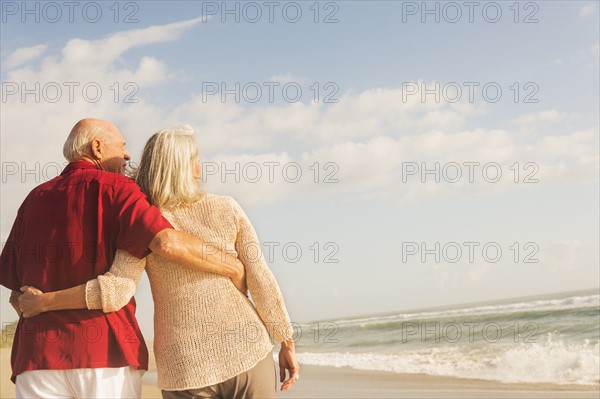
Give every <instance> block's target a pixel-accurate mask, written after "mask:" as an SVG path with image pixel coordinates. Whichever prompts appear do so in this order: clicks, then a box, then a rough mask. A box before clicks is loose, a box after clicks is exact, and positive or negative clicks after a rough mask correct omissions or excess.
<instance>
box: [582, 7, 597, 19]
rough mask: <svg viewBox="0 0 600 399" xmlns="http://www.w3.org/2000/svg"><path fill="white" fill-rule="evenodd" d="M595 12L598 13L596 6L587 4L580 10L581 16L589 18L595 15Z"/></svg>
mask: <svg viewBox="0 0 600 399" xmlns="http://www.w3.org/2000/svg"><path fill="white" fill-rule="evenodd" d="M594 11H596V5H595V4H586V5H585V6H583V7H581V9H580V10H579V16H580V17H587V16H588V15H592V14H593V13H594Z"/></svg>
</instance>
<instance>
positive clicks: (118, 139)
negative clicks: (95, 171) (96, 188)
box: [100, 128, 131, 174]
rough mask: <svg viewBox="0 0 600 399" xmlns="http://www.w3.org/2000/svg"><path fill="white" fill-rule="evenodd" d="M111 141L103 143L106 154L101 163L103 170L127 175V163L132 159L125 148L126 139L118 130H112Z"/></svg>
mask: <svg viewBox="0 0 600 399" xmlns="http://www.w3.org/2000/svg"><path fill="white" fill-rule="evenodd" d="M110 136H111V138H110V140H107V142H103V143H102V145H103V147H104V151H103V152H104V154H103V157H102V160H101V161H100V166H101V167H102V169H103V170H106V171H108V172H113V173H119V174H125V168H126V167H127V161H129V160H130V159H131V156H130V155H129V152H128V151H127V149H126V148H125V139H123V136H121V133H120V132H119V131H118V130H117V129H116V128H114V129H111V131H110Z"/></svg>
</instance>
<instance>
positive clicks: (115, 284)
mask: <svg viewBox="0 0 600 399" xmlns="http://www.w3.org/2000/svg"><path fill="white" fill-rule="evenodd" d="M162 213H163V215H164V216H165V217H166V218H167V219H168V220H169V221H170V222H171V224H172V225H173V227H175V229H177V230H183V231H187V232H189V233H190V234H193V235H195V236H196V237H199V238H200V239H202V240H204V241H205V242H206V243H208V244H210V245H215V246H216V247H217V248H219V249H220V250H222V251H226V252H230V253H232V254H235V255H236V256H237V257H238V259H239V260H240V261H241V262H242V263H243V264H244V267H245V269H246V281H247V284H248V289H249V291H250V295H251V297H252V299H253V301H254V305H253V304H252V302H251V301H250V300H249V299H248V298H246V297H245V296H244V295H243V294H241V293H240V292H239V291H238V290H237V289H236V288H235V286H234V285H233V283H232V282H231V280H230V279H229V278H227V277H224V276H219V275H217V274H213V273H207V272H202V271H195V270H190V269H187V268H185V267H183V266H179V265H177V264H176V263H173V262H171V261H168V260H165V259H163V258H161V257H159V256H157V255H154V254H151V255H149V256H148V257H147V258H146V259H142V260H140V259H137V258H135V257H133V256H131V255H129V253H128V252H125V251H118V252H117V255H116V258H115V261H114V263H113V265H112V267H111V270H110V272H108V273H106V274H104V275H102V276H98V279H97V280H91V281H89V282H88V283H87V286H86V301H87V306H88V308H89V309H103V310H104V311H105V312H110V311H114V310H116V309H119V308H120V307H122V306H124V305H125V304H126V303H127V302H128V301H129V299H130V298H131V296H132V295H133V293H134V292H135V288H136V285H137V283H138V281H139V279H140V276H141V274H142V271H143V270H144V266H145V267H146V271H147V273H148V277H149V280H150V285H151V287H152V297H153V299H154V354H155V356H156V365H157V369H158V386H159V387H160V388H161V389H164V390H184V389H193V388H201V387H204V386H208V385H213V384H217V383H219V382H222V381H226V380H228V379H230V378H232V377H234V376H236V375H238V374H240V373H242V372H244V371H247V370H249V369H251V368H252V367H253V366H255V365H256V364H257V363H258V362H259V361H260V360H261V359H263V358H264V357H265V356H266V355H267V354H269V355H270V352H271V350H272V348H273V344H272V342H271V339H270V337H269V332H270V333H272V334H273V335H274V337H275V338H276V339H277V340H278V341H284V340H287V339H290V338H291V337H292V334H293V329H292V327H291V324H290V319H289V316H288V313H287V310H286V308H285V305H284V303H283V297H282V295H281V291H280V290H279V286H278V285H277V282H276V281H275V278H274V277H273V274H272V273H271V271H270V270H269V268H268V266H267V263H266V262H265V259H264V257H263V256H262V253H261V251H260V245H259V241H258V238H257V236H256V232H255V231H254V228H253V227H252V225H251V224H250V221H249V220H248V217H247V216H246V214H245V213H244V211H243V210H242V208H241V207H240V205H239V204H238V203H237V202H236V201H235V200H234V199H233V198H231V197H227V196H217V195H212V194H206V195H205V196H204V198H203V199H202V200H201V201H198V202H196V203H195V204H193V205H191V206H189V207H181V208H179V209H177V210H173V211H164V210H163V211H162Z"/></svg>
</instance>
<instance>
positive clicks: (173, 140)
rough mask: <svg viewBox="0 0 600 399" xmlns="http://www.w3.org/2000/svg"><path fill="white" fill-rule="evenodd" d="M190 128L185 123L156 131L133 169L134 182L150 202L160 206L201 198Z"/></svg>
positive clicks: (195, 146) (196, 158)
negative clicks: (195, 176)
mask: <svg viewBox="0 0 600 399" xmlns="http://www.w3.org/2000/svg"><path fill="white" fill-rule="evenodd" d="M199 156H200V155H199V152H198V146H197V144H196V135H195V133H194V129H193V128H192V127H191V126H189V125H183V126H175V127H172V128H169V129H163V130H160V131H158V132H156V133H154V134H153V135H152V137H150V139H149V140H148V142H146V145H145V146H144V151H143V153H142V159H141V160H140V164H139V166H138V168H137V169H136V170H135V172H134V174H133V175H134V178H135V181H136V183H137V184H138V185H139V186H140V188H141V189H142V191H143V192H144V193H145V194H146V195H147V196H148V201H150V203H151V204H153V205H155V206H157V207H159V208H164V209H170V208H176V207H179V206H182V205H190V204H192V203H194V202H196V201H198V200H200V199H202V197H203V195H204V194H203V192H202V189H201V187H200V183H199V181H198V180H197V179H195V178H194V166H195V165H194V164H195V162H199Z"/></svg>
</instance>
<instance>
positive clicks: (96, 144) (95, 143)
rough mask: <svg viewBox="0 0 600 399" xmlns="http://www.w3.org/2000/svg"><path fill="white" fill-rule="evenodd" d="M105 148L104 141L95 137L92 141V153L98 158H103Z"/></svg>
mask: <svg viewBox="0 0 600 399" xmlns="http://www.w3.org/2000/svg"><path fill="white" fill-rule="evenodd" d="M103 149H104V148H103V147H102V142H101V141H100V140H98V139H94V140H92V142H91V143H90V150H91V152H92V155H93V156H94V158H96V159H102V150H103Z"/></svg>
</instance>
